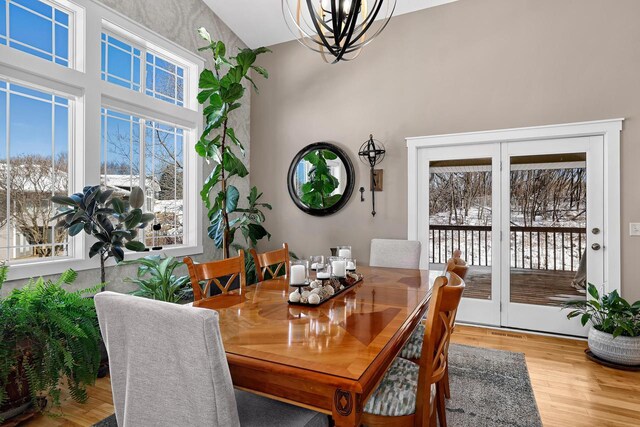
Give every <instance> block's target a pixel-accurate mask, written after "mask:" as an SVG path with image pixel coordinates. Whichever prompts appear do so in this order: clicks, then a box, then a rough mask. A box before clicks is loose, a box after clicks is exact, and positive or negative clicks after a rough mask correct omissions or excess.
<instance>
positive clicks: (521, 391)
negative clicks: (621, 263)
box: [94, 344, 542, 427]
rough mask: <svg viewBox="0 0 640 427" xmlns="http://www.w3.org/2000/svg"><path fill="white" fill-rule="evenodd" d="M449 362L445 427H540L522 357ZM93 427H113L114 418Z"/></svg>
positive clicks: (452, 357) (458, 351)
mask: <svg viewBox="0 0 640 427" xmlns="http://www.w3.org/2000/svg"><path fill="white" fill-rule="evenodd" d="M449 363H450V366H449V375H450V381H451V399H450V400H447V424H448V425H449V426H451V427H505V426H513V427H541V426H542V422H541V421H540V414H539V413H538V407H537V406H536V400H535V397H534V395H533V389H532V388H531V381H530V379H529V371H528V370H527V363H526V362H525V359H524V354H522V353H512V352H509V351H501V350H489V349H485V348H479V347H469V346H466V345H457V344H452V345H451V347H450V349H449ZM94 427H117V424H116V417H115V415H111V416H110V417H107V418H105V419H104V420H102V421H100V422H99V423H97V424H94Z"/></svg>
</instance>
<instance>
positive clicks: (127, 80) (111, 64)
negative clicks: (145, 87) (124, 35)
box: [102, 33, 140, 91]
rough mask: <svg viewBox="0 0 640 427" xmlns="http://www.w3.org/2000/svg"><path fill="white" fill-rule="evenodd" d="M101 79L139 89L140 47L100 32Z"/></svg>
mask: <svg viewBox="0 0 640 427" xmlns="http://www.w3.org/2000/svg"><path fill="white" fill-rule="evenodd" d="M102 80H106V81H108V82H110V83H115V84H117V85H120V86H123V87H126V88H127V89H133V90H135V91H139V90H140V49H136V48H134V47H133V46H131V45H130V44H127V43H125V42H123V41H121V40H118V39H117V38H115V37H113V36H110V35H107V34H105V33H102Z"/></svg>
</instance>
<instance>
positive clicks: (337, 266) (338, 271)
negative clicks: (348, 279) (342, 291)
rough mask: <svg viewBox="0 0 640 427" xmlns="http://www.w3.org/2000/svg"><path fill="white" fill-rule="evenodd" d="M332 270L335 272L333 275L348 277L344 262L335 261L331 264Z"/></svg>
mask: <svg viewBox="0 0 640 427" xmlns="http://www.w3.org/2000/svg"><path fill="white" fill-rule="evenodd" d="M331 269H332V270H333V275H334V276H336V277H344V276H346V263H345V262H344V261H333V262H332V263H331Z"/></svg>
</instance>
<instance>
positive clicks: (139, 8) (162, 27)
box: [1, 0, 251, 294]
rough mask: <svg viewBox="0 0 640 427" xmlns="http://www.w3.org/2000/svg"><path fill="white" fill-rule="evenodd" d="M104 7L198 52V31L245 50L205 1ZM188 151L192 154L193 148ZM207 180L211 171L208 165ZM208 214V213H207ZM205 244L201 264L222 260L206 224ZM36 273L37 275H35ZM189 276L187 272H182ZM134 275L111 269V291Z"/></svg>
mask: <svg viewBox="0 0 640 427" xmlns="http://www.w3.org/2000/svg"><path fill="white" fill-rule="evenodd" d="M102 3H104V4H105V5H107V6H109V7H111V8H112V9H115V10H116V11H118V12H120V13H122V14H123V15H125V16H127V17H129V18H130V19H132V20H133V21H135V22H138V23H140V24H142V25H143V26H145V27H147V28H149V29H151V30H152V31H155V32H156V33H158V34H160V35H162V36H164V37H166V38H167V39H169V40H171V41H173V42H175V43H177V44H179V45H180V46H182V47H185V48H187V49H189V50H191V51H193V52H197V49H198V47H200V46H202V45H203V42H202V39H200V37H199V36H198V35H197V33H196V29H197V28H199V27H205V28H207V30H208V31H209V33H211V36H212V37H213V38H214V39H216V40H222V41H223V42H224V43H225V44H226V45H227V50H228V52H230V53H231V52H235V51H236V48H244V47H246V46H245V44H244V43H243V42H242V41H241V40H240V39H239V38H238V37H237V36H236V35H235V34H234V33H233V32H232V31H231V30H230V29H229V27H227V26H226V25H225V24H224V23H223V22H222V21H221V20H220V19H219V18H218V17H217V16H216V15H215V14H214V13H213V12H212V11H211V9H210V8H209V7H208V6H207V5H206V4H205V3H204V2H203V1H202V0H102ZM199 55H202V56H203V57H204V58H206V59H207V64H206V66H207V67H208V68H211V67H213V65H212V63H211V61H210V60H209V57H208V55H207V53H206V52H202V53H199ZM246 93H247V95H246V96H245V98H244V99H243V104H244V105H243V107H242V108H240V109H239V110H236V111H235V116H234V117H235V119H233V120H232V126H234V127H235V130H236V135H238V137H239V138H240V140H241V141H242V142H243V144H244V146H245V148H246V149H247V164H248V163H249V154H248V152H249V146H250V144H249V119H250V100H251V98H250V92H249V91H247V92H246ZM186 149H188V150H192V149H193V148H192V147H187V148H186ZM204 169H205V171H204V176H207V175H208V174H209V172H210V169H209V170H207V167H206V165H205V168H204ZM234 185H236V186H237V187H238V189H239V190H240V194H241V195H244V194H247V193H248V189H249V181H248V179H243V180H237V181H235V182H234ZM243 201H244V199H243ZM205 214H206V212H205ZM202 235H203V244H204V249H205V252H204V254H203V255H202V256H198V257H196V259H199V260H211V259H219V258H221V252H220V251H219V250H217V249H215V247H214V246H213V243H212V241H211V239H209V238H208V237H207V223H206V222H203V230H202ZM36 273H37V272H36ZM79 273H80V275H79V278H78V280H77V282H76V285H75V286H74V288H84V287H89V286H93V285H95V284H97V283H99V281H100V270H99V269H92V270H85V271H81V272H79ZM179 273H180V274H187V271H186V268H183V269H182V270H180V271H179ZM134 275H135V267H133V266H129V267H118V266H116V267H112V268H109V269H108V272H107V281H108V283H109V284H108V289H109V290H113V291H128V290H131V289H132V286H131V285H130V284H128V283H125V282H123V278H125V277H128V276H129V277H132V276H134ZM25 282H26V280H15V281H11V282H7V283H6V284H5V286H4V287H3V289H2V291H1V293H2V294H6V293H8V292H9V291H10V290H11V289H13V288H15V287H20V286H22V285H23V284H24V283H25Z"/></svg>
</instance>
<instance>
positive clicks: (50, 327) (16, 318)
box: [0, 265, 100, 406]
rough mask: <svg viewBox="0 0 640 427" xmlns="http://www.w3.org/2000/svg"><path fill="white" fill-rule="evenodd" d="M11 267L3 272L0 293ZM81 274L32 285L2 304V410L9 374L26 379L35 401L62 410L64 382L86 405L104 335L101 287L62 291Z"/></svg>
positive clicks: (0, 272)
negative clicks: (98, 300)
mask: <svg viewBox="0 0 640 427" xmlns="http://www.w3.org/2000/svg"><path fill="white" fill-rule="evenodd" d="M6 274H7V267H6V266H4V265H3V266H2V267H0V289H1V287H2V282H3V281H4V280H5V279H6ZM77 276H78V274H77V273H76V272H75V271H73V270H67V271H66V272H64V273H63V274H62V275H61V276H60V277H59V278H58V279H57V280H56V281H55V282H54V281H51V280H45V279H43V278H42V277H40V278H38V279H30V280H29V282H28V283H27V285H26V286H24V287H23V288H22V289H15V290H13V291H12V292H11V293H10V294H9V295H8V296H7V297H6V298H4V299H0V405H1V404H2V403H4V402H5V401H6V399H7V393H6V389H7V386H8V385H9V384H8V381H9V378H10V374H12V373H14V374H16V373H18V374H19V375H17V377H16V376H15V375H14V379H16V383H17V384H21V383H22V382H23V380H24V379H25V377H26V383H27V384H28V387H29V392H30V394H31V398H32V399H33V400H34V401H35V400H36V399H37V398H38V397H49V398H50V399H51V404H52V406H59V405H60V393H61V385H62V382H63V380H66V384H67V389H68V390H69V393H70V395H71V397H72V398H73V399H74V400H75V401H77V402H84V401H86V399H87V390H86V387H87V385H90V384H93V383H94V381H95V379H96V376H97V372H98V366H99V364H100V351H99V339H100V332H99V328H98V320H97V315H96V311H95V307H94V304H93V299H91V298H84V295H85V294H88V293H95V292H96V291H97V290H98V289H99V285H98V286H96V287H94V288H91V289H85V290H81V291H76V292H69V291H67V290H65V289H63V285H69V284H71V283H73V282H74V281H75V279H76V278H77Z"/></svg>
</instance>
